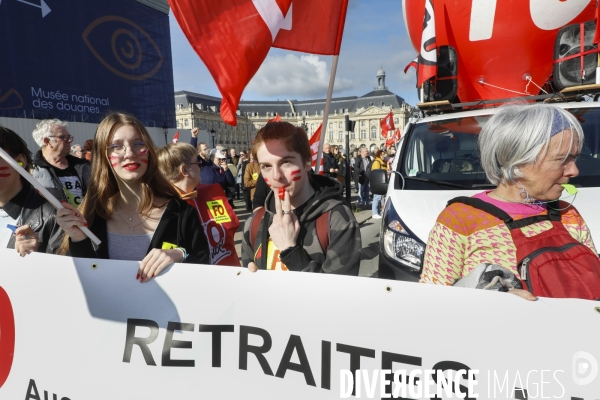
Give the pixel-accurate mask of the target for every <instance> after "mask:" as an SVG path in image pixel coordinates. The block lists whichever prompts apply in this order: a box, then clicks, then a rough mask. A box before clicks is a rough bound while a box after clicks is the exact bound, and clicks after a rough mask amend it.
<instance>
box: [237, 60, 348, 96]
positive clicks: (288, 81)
mask: <svg viewBox="0 0 600 400" xmlns="http://www.w3.org/2000/svg"><path fill="white" fill-rule="evenodd" d="M329 74H330V68H329V67H328V65H327V62H326V61H324V60H321V59H320V57H319V56H316V55H301V56H297V55H296V54H286V55H281V56H280V55H270V56H269V57H267V59H266V60H265V62H264V63H263V64H262V66H261V67H260V69H259V70H258V72H257V73H256V75H255V76H254V78H252V80H251V81H250V83H249V84H248V86H247V88H246V90H247V93H250V95H254V94H257V95H259V96H264V97H269V98H274V97H279V98H287V99H303V98H307V99H310V98H325V97H326V95H327V87H328V85H329ZM352 87H353V83H352V80H350V79H345V78H343V77H339V76H337V77H336V79H335V89H336V90H348V89H351V88H352ZM244 97H245V98H247V97H248V95H247V94H246V93H244Z"/></svg>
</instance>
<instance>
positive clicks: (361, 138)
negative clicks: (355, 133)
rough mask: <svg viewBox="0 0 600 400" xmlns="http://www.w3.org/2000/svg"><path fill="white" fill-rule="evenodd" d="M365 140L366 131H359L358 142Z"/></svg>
mask: <svg viewBox="0 0 600 400" xmlns="http://www.w3.org/2000/svg"><path fill="white" fill-rule="evenodd" d="M366 139H367V130H366V129H361V130H360V140H366Z"/></svg>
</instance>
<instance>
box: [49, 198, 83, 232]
mask: <svg viewBox="0 0 600 400" xmlns="http://www.w3.org/2000/svg"><path fill="white" fill-rule="evenodd" d="M61 203H62V205H63V207H64V208H60V209H58V210H56V223H57V224H58V225H59V226H60V227H61V228H62V230H63V231H65V233H66V234H67V235H69V237H70V238H71V240H72V241H73V242H80V241H82V240H85V239H86V238H87V236H86V234H85V233H83V232H82V231H81V229H79V227H80V226H88V224H87V221H86V220H85V218H83V216H82V215H81V214H80V213H79V210H77V209H76V208H75V207H73V206H72V205H70V204H69V203H67V202H65V201H61Z"/></svg>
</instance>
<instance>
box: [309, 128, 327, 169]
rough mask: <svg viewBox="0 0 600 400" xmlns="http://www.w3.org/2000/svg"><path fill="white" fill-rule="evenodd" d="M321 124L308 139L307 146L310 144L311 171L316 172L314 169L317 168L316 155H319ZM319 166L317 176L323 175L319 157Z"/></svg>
mask: <svg viewBox="0 0 600 400" xmlns="http://www.w3.org/2000/svg"><path fill="white" fill-rule="evenodd" d="M322 126H323V124H319V127H318V128H317V130H316V131H315V133H313V135H312V136H311V137H310V139H309V141H308V144H310V152H311V154H312V164H311V165H312V168H313V171H316V170H317V169H316V168H315V167H316V166H317V154H319V143H320V141H321V127H322ZM320 164H321V165H320V166H319V175H323V174H324V173H325V172H324V171H323V164H324V163H323V157H321V163H320Z"/></svg>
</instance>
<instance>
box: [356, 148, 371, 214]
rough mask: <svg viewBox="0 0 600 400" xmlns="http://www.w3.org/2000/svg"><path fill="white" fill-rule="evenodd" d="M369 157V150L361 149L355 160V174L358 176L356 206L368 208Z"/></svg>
mask: <svg viewBox="0 0 600 400" xmlns="http://www.w3.org/2000/svg"><path fill="white" fill-rule="evenodd" d="M371 164H372V160H371V156H369V149H367V148H366V147H362V148H361V149H360V156H358V157H357V158H356V161H355V165H356V173H357V175H358V205H359V206H362V205H365V206H369V205H370V204H371V202H370V201H369V200H370V198H369V191H370V187H369V177H370V175H371Z"/></svg>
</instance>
